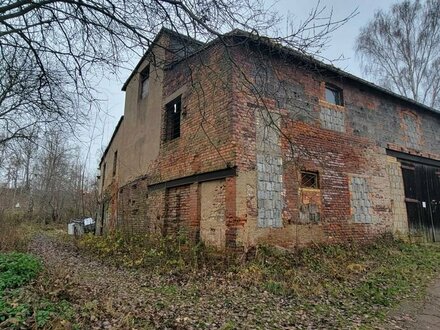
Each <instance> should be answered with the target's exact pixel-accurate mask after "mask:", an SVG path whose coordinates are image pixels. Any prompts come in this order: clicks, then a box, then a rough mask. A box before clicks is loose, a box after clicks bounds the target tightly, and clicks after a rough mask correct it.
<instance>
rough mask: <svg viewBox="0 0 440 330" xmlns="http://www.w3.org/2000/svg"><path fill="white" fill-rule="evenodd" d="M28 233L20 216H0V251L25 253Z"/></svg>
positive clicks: (26, 225) (25, 224) (27, 227)
mask: <svg viewBox="0 0 440 330" xmlns="http://www.w3.org/2000/svg"><path fill="white" fill-rule="evenodd" d="M29 233H30V230H29V225H28V224H27V223H26V222H25V221H24V218H23V216H22V214H18V213H16V214H0V251H21V252H25V251H26V250H27V243H28V241H29V238H30V235H29Z"/></svg>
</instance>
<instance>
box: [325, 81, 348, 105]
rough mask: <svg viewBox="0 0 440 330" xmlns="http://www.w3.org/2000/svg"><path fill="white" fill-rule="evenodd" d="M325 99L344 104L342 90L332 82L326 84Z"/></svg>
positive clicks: (329, 101)
mask: <svg viewBox="0 0 440 330" xmlns="http://www.w3.org/2000/svg"><path fill="white" fill-rule="evenodd" d="M325 100H326V101H327V102H328V103H332V104H336V105H340V106H343V105H344V101H343V99H342V90H341V89H340V88H338V87H336V86H333V85H331V84H327V83H326V84H325Z"/></svg>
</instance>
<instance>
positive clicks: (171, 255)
mask: <svg viewBox="0 0 440 330" xmlns="http://www.w3.org/2000/svg"><path fill="white" fill-rule="evenodd" d="M78 247H79V248H80V249H82V250H83V251H86V252H88V253H90V254H94V255H98V256H99V257H101V258H103V259H104V260H107V261H110V260H111V262H112V263H113V264H115V265H118V266H124V267H128V268H148V269H153V270H154V271H156V272H158V273H170V272H171V273H175V274H185V273H188V272H191V271H195V270H200V269H207V268H209V269H212V270H219V268H222V267H224V265H225V264H228V263H229V262H230V257H228V256H227V255H225V254H224V253H221V252H219V251H216V250H214V249H212V248H209V247H206V246H205V245H204V244H203V243H192V242H190V241H188V240H186V239H184V238H179V237H177V238H176V237H162V236H160V237H159V236H151V235H145V236H144V235H137V236H136V235H135V236H130V237H127V236H124V235H122V234H121V233H114V234H111V235H108V236H93V235H90V234H89V235H85V236H84V237H82V238H81V239H80V240H79V241H78Z"/></svg>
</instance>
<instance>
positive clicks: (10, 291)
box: [0, 253, 76, 329]
mask: <svg viewBox="0 0 440 330" xmlns="http://www.w3.org/2000/svg"><path fill="white" fill-rule="evenodd" d="M38 275H39V276H38ZM53 280H54V279H53V278H51V277H50V276H49V274H48V273H46V272H44V271H43V267H42V264H41V262H40V260H39V259H37V258H36V257H34V256H32V255H29V254H24V253H5V254H0V329H46V328H51V329H52V328H57V326H61V328H65V326H68V325H69V326H70V328H71V327H72V326H73V324H71V322H70V321H72V320H74V319H75V317H76V316H75V311H74V308H73V305H72V304H71V303H70V302H68V301H67V300H66V299H63V298H62V297H61V296H60V295H59V292H57V291H55V290H54V289H55V287H56V286H57V282H58V281H56V282H55V283H53Z"/></svg>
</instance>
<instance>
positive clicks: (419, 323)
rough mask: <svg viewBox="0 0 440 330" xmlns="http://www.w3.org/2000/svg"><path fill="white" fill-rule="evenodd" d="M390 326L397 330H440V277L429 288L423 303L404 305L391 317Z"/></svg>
mask: <svg viewBox="0 0 440 330" xmlns="http://www.w3.org/2000/svg"><path fill="white" fill-rule="evenodd" d="M389 324H392V325H395V326H396V328H397V329H408V330H438V329H440V277H439V278H437V279H435V280H434V282H433V283H431V285H429V286H428V288H427V289H426V296H425V297H424V298H423V299H422V300H421V301H409V302H406V303H403V304H402V306H400V308H399V309H398V310H397V311H396V313H395V314H394V315H393V316H391V317H390V323H389Z"/></svg>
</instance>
